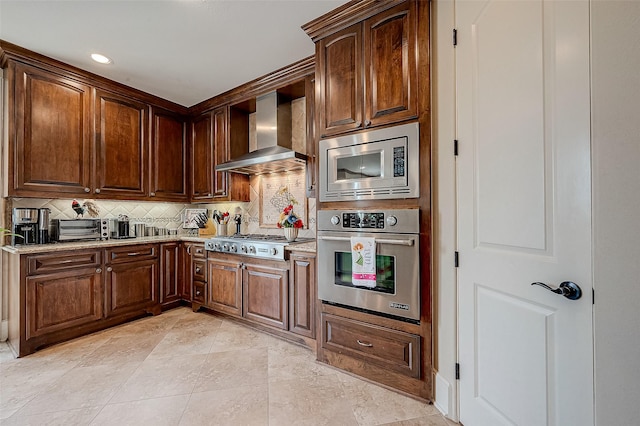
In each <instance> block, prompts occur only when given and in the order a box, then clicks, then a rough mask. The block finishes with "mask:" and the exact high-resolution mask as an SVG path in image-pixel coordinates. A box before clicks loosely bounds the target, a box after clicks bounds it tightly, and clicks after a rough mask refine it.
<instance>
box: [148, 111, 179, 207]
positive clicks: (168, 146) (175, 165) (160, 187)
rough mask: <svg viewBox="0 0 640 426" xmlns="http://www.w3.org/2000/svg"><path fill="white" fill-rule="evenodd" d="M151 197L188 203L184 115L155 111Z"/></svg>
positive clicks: (152, 121) (153, 115)
mask: <svg viewBox="0 0 640 426" xmlns="http://www.w3.org/2000/svg"><path fill="white" fill-rule="evenodd" d="M151 124H152V125H151V161H150V183H149V197H150V198H151V199H152V200H157V201H183V202H185V201H188V199H189V192H188V188H187V186H188V185H187V183H188V174H187V170H188V167H187V153H188V151H187V133H186V131H187V126H186V119H185V117H183V116H182V115H179V114H176V113H173V112H171V111H167V110H164V109H160V108H152V115H151Z"/></svg>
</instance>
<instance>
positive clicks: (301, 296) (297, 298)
mask: <svg viewBox="0 0 640 426" xmlns="http://www.w3.org/2000/svg"><path fill="white" fill-rule="evenodd" d="M290 259H291V290H290V294H289V331H292V332H294V333H297V334H300V335H302V336H306V337H311V338H314V339H315V337H316V334H315V333H316V332H315V329H316V327H315V324H316V318H315V315H316V313H315V311H316V309H315V307H316V298H317V295H316V259H315V257H313V256H302V255H298V254H292V255H291V258H290Z"/></svg>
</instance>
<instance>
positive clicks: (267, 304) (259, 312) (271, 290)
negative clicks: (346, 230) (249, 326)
mask: <svg viewBox="0 0 640 426" xmlns="http://www.w3.org/2000/svg"><path fill="white" fill-rule="evenodd" d="M242 275H243V296H244V300H243V305H242V306H243V307H242V310H243V316H244V317H245V318H247V319H250V320H253V321H255V322H258V323H262V324H266V325H270V326H275V327H278V328H281V329H283V330H287V329H288V327H289V321H288V319H289V309H288V306H289V300H288V299H289V282H288V276H289V273H288V271H287V270H286V269H281V268H277V267H271V266H262V265H252V264H245V265H244V268H243V272H242Z"/></svg>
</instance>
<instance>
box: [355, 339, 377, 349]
mask: <svg viewBox="0 0 640 426" xmlns="http://www.w3.org/2000/svg"><path fill="white" fill-rule="evenodd" d="M356 342H358V344H359V345H360V346H364V347H367V348H372V347H373V343H367V342H361V341H360V339H357V340H356Z"/></svg>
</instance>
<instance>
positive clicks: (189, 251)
mask: <svg viewBox="0 0 640 426" xmlns="http://www.w3.org/2000/svg"><path fill="white" fill-rule="evenodd" d="M187 254H188V255H189V256H191V246H187Z"/></svg>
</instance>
